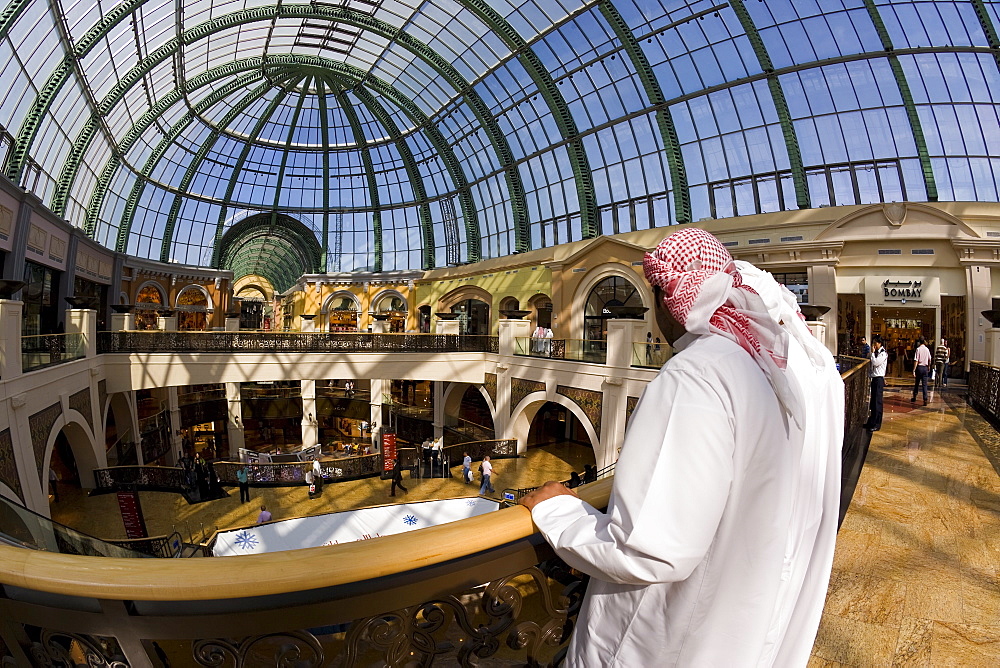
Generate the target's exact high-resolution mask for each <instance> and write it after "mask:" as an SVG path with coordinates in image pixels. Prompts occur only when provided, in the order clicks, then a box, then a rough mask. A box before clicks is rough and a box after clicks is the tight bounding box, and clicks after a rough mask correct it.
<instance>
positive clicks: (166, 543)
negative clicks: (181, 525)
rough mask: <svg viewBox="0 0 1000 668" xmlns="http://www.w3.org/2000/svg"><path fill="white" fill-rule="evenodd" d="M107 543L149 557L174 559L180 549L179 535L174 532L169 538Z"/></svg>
mask: <svg viewBox="0 0 1000 668" xmlns="http://www.w3.org/2000/svg"><path fill="white" fill-rule="evenodd" d="M107 542H108V543H111V544H112V545H117V546H118V547H124V548H127V549H129V550H134V551H135V552H140V553H142V554H146V555H149V556H151V557H160V558H169V557H174V556H176V555H177V553H178V552H179V551H180V550H181V549H182V546H183V543H182V541H181V535H180V534H179V533H177V532H176V531H175V532H173V533H172V534H170V535H169V536H152V537H150V538H120V539H114V540H108V541H107Z"/></svg>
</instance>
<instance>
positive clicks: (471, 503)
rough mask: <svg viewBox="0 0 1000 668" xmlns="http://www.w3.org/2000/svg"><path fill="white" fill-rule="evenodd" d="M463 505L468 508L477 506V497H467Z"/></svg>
mask: <svg viewBox="0 0 1000 668" xmlns="http://www.w3.org/2000/svg"><path fill="white" fill-rule="evenodd" d="M465 505H467V506H468V507H470V508H473V507H475V506H478V505H479V499H469V500H468V501H466V502H465Z"/></svg>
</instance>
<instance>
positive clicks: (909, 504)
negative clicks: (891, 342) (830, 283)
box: [809, 384, 1000, 668]
mask: <svg viewBox="0 0 1000 668" xmlns="http://www.w3.org/2000/svg"><path fill="white" fill-rule="evenodd" d="M910 394H911V390H910V388H909V387H905V386H901V385H898V384H890V385H889V386H888V387H887V388H886V392H885V419H884V421H883V424H882V429H881V430H880V431H878V432H875V434H874V436H873V438H872V442H871V447H870V450H869V453H868V458H867V461H866V463H865V467H864V470H863V471H862V473H861V478H860V480H859V481H858V487H857V491H856V492H855V495H854V500H853V502H852V504H851V507H850V509H849V511H848V513H847V516H846V517H845V519H844V524H843V526H842V527H841V530H840V533H839V535H838V537H837V551H836V556H835V558H834V564H833V576H832V579H831V582H830V589H829V592H828V594H827V600H826V608H825V609H824V613H823V618H822V622H821V624H820V629H819V635H818V637H817V638H816V643H815V645H814V647H813V656H812V658H811V660H810V662H809V666H810V667H811V668H820V667H833V666H921V667H928V668H930V667H933V668H939V667H942V666H963V667H964V666H998V665H1000V582H998V574H1000V572H998V571H1000V477H998V471H1000V468H995V466H996V465H998V463H1000V459H998V458H997V457H996V453H998V452H1000V447H998V446H1000V435H998V434H997V432H996V430H995V429H993V427H992V426H990V425H989V424H988V423H986V422H985V421H984V420H983V419H982V418H981V417H980V416H979V415H978V414H977V413H976V412H975V411H974V410H972V409H970V408H969V407H968V406H967V405H966V404H965V401H964V394H965V387H964V386H958V385H957V384H956V385H953V386H952V387H950V388H948V389H947V390H945V391H943V392H936V393H933V394H932V395H931V399H930V402H929V403H928V405H927V406H923V404H922V401H921V400H920V398H918V399H917V402H916V403H911V402H910ZM987 453H989V456H987ZM991 462H992V463H991Z"/></svg>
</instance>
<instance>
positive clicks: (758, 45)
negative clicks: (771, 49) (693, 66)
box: [729, 0, 811, 209]
mask: <svg viewBox="0 0 1000 668" xmlns="http://www.w3.org/2000/svg"><path fill="white" fill-rule="evenodd" d="M729 4H730V6H731V7H732V8H733V11H734V12H735V13H736V17H737V18H738V19H739V21H740V25H741V26H743V32H745V33H746V36H747V39H748V40H750V46H751V47H753V51H754V54H755V55H756V56H757V62H758V63H760V69H761V71H763V72H764V74H765V75H766V77H767V87H768V89H769V90H770V91H771V99H772V100H774V110H775V113H777V115H778V122H779V123H780V124H781V134H782V136H783V137H784V139H785V150H786V151H788V166H789V168H790V169H791V171H792V185H793V186H794V187H795V203H796V204H797V205H798V207H799V208H800V209H808V208H809V207H810V206H811V203H810V199H809V182H808V181H807V180H806V170H805V167H803V165H802V150H801V148H800V147H799V140H798V137H797V136H796V135H795V126H794V125H793V124H792V114H791V112H789V111H788V100H787V99H785V91H784V89H783V88H782V87H781V81H780V80H779V79H778V75H777V74H775V72H774V64H773V63H772V62H771V56H770V55H769V54H768V52H767V47H766V46H765V45H764V40H763V39H761V36H760V32H758V30H757V26H756V24H754V22H753V18H752V17H751V16H750V12H748V11H747V8H746V5H744V4H743V0H732V1H731V2H730V3H729Z"/></svg>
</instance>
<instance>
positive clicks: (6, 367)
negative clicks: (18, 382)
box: [0, 299, 24, 380]
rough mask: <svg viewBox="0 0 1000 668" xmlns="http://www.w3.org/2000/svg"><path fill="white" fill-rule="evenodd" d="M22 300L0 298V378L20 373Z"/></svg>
mask: <svg viewBox="0 0 1000 668" xmlns="http://www.w3.org/2000/svg"><path fill="white" fill-rule="evenodd" d="M23 314H24V302H19V301H14V300H13V299H0V378H3V379H4V380H10V379H12V378H17V377H18V376H20V375H21V318H22V316H23Z"/></svg>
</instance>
